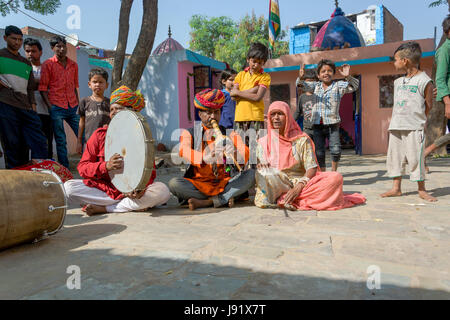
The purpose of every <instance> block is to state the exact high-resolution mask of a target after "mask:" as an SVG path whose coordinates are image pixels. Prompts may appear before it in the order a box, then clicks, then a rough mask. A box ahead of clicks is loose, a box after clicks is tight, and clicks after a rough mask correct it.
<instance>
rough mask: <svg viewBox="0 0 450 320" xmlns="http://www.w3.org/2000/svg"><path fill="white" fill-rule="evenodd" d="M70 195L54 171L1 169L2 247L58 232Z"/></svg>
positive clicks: (41, 238)
mask: <svg viewBox="0 0 450 320" xmlns="http://www.w3.org/2000/svg"><path fill="white" fill-rule="evenodd" d="M66 211H67V197H66V194H65V191H64V185H63V182H62V181H61V179H60V178H59V177H58V176H57V175H56V174H55V173H54V172H52V171H48V170H36V171H34V172H30V171H16V170H0V250H2V249H5V248H9V247H11V246H14V245H17V244H21V243H25V242H33V241H35V242H36V241H40V240H43V239H45V238H46V237H47V236H50V235H53V234H55V233H56V232H58V231H59V230H60V229H61V228H62V226H63V224H64V219H65V217H66Z"/></svg>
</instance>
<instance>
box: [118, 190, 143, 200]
mask: <svg viewBox="0 0 450 320" xmlns="http://www.w3.org/2000/svg"><path fill="white" fill-rule="evenodd" d="M144 194H145V190H141V191H136V190H134V191H133V192H130V193H124V194H123V195H124V196H125V198H130V199H136V200H139V199H141V198H142V197H143V196H144Z"/></svg>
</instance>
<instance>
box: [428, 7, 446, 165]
mask: <svg viewBox="0 0 450 320" xmlns="http://www.w3.org/2000/svg"><path fill="white" fill-rule="evenodd" d="M442 27H443V31H444V34H445V35H447V40H445V42H444V43H443V44H442V46H441V47H440V48H439V49H438V50H437V51H436V65H437V70H436V87H437V97H436V100H437V101H442V102H443V103H444V104H445V116H446V117H447V119H450V15H448V16H447V18H445V20H444V22H443V23H442ZM449 124H450V121H448V122H447V126H448V127H449V130H450V125H449ZM449 143H450V133H448V134H446V135H444V136H442V137H440V138H439V139H437V140H436V141H435V142H434V143H433V144H432V145H430V146H429V147H428V148H427V149H426V150H425V157H427V156H428V155H430V153H431V152H433V151H434V150H436V149H438V148H440V147H442V146H445V145H447V144H449ZM427 171H428V168H427Z"/></svg>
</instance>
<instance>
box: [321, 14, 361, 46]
mask: <svg viewBox="0 0 450 320" xmlns="http://www.w3.org/2000/svg"><path fill="white" fill-rule="evenodd" d="M365 45H366V44H365V41H364V38H363V36H362V35H361V32H360V31H359V30H358V28H357V27H356V26H355V25H354V24H353V22H351V21H350V19H348V18H347V17H345V16H344V12H343V11H342V9H341V8H339V7H337V8H336V10H335V11H334V12H333V14H332V15H331V19H330V20H328V22H327V23H326V24H325V25H324V26H323V27H322V28H321V29H320V31H319V33H318V34H317V36H316V38H315V40H314V43H313V45H312V47H313V48H315V49H322V50H324V49H334V48H336V47H339V48H355V47H364V46H365Z"/></svg>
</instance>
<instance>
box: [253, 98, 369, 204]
mask: <svg viewBox="0 0 450 320" xmlns="http://www.w3.org/2000/svg"><path fill="white" fill-rule="evenodd" d="M267 127H268V129H267V136H265V137H264V138H262V139H260V140H258V150H257V155H258V160H259V163H260V164H259V165H258V169H260V170H261V169H263V168H264V167H270V168H274V169H278V170H279V171H281V172H282V173H284V174H286V175H287V177H288V178H289V181H290V182H291V184H292V186H293V187H292V188H291V189H290V190H289V191H288V192H286V193H284V194H282V195H281V196H280V197H279V198H278V200H277V203H270V202H269V200H268V198H267V196H266V195H267V192H265V191H264V190H262V189H261V186H259V185H258V184H257V187H256V197H255V205H256V206H257V207H260V208H273V207H280V208H286V209H289V210H319V211H326V210H339V209H344V208H349V207H352V206H354V205H357V204H362V203H365V202H366V198H365V197H364V196H363V195H361V194H357V193H356V194H352V195H346V194H344V192H343V178H342V175H341V174H340V173H337V172H320V169H319V167H318V165H317V160H316V158H315V152H314V143H313V142H312V140H311V138H310V137H309V136H308V135H307V134H305V133H303V132H302V130H301V129H300V127H299V125H298V124H297V123H296V122H295V120H294V117H293V116H292V112H291V109H290V108H289V106H288V105H287V104H286V103H285V102H281V101H276V102H274V103H272V105H271V106H270V107H269V111H268V115H267Z"/></svg>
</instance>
